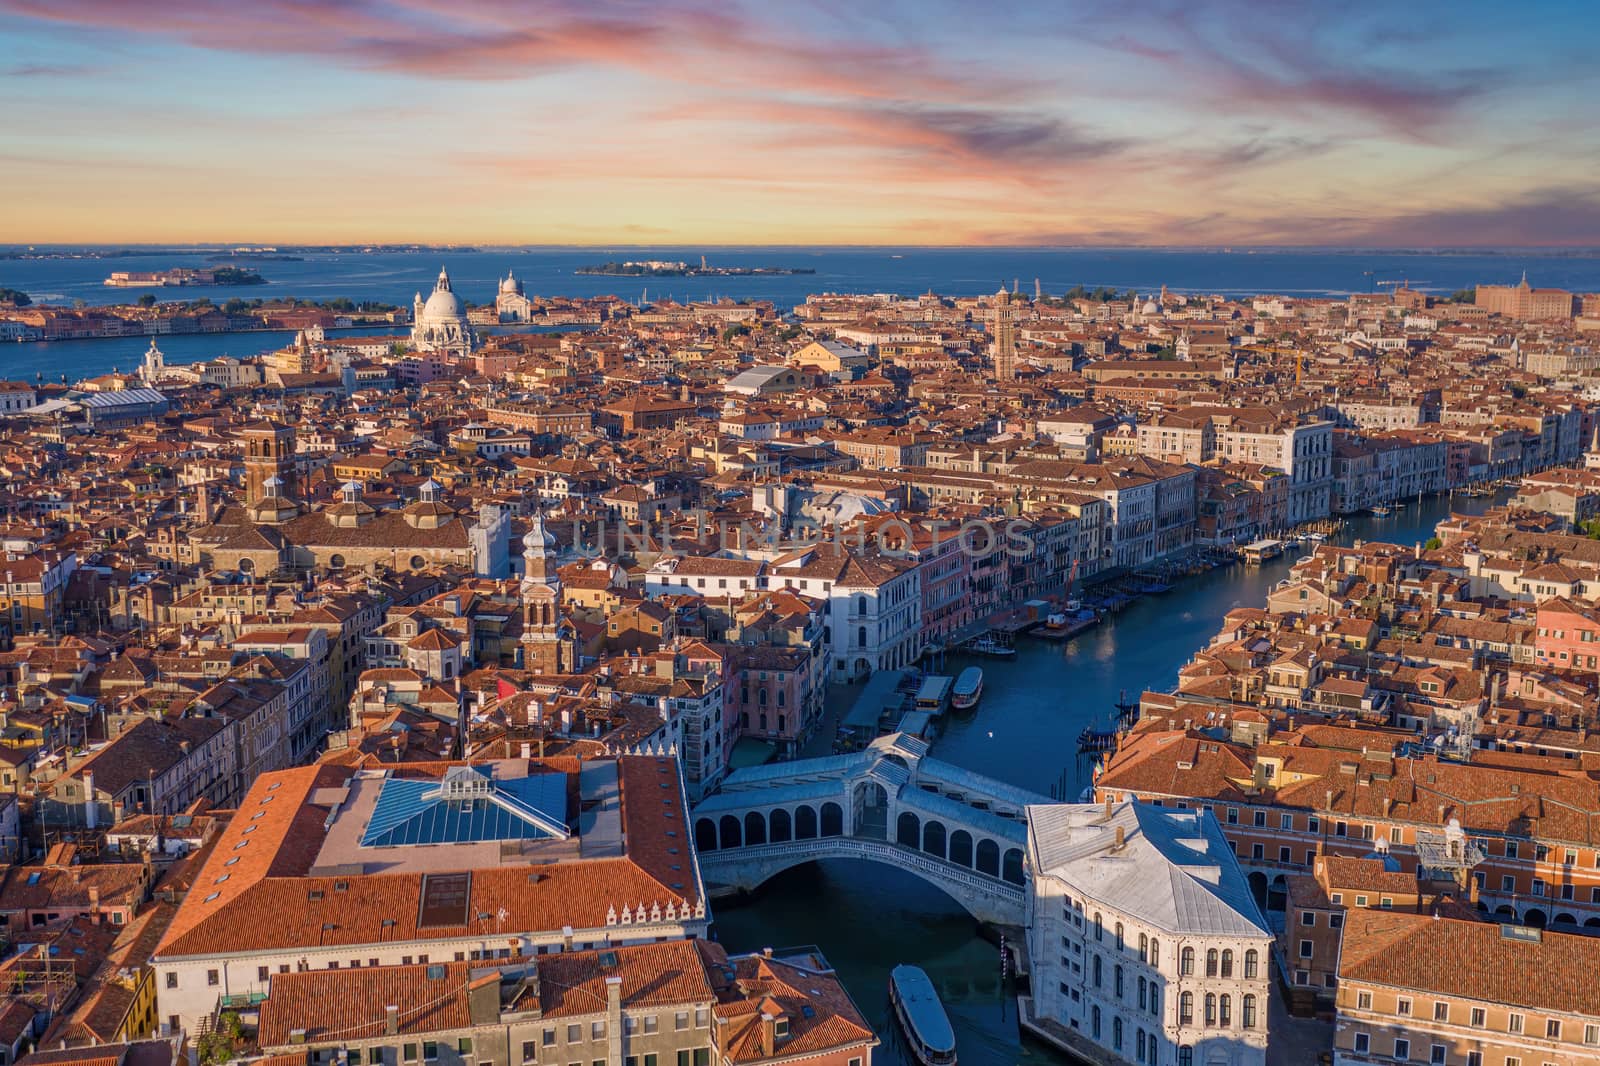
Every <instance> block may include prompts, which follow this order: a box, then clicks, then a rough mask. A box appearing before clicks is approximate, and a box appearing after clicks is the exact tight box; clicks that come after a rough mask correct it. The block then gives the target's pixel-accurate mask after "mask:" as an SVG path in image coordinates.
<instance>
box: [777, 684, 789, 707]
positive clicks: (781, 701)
mask: <svg viewBox="0 0 1600 1066" xmlns="http://www.w3.org/2000/svg"><path fill="white" fill-rule="evenodd" d="M787 703H788V700H786V699H784V698H783V689H781V688H780V689H779V690H778V706H779V707H782V706H784V705H785V704H787Z"/></svg>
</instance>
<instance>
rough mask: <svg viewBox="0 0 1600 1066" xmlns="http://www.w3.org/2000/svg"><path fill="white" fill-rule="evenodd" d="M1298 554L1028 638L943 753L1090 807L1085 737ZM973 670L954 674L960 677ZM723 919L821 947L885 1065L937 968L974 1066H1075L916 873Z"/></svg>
mask: <svg viewBox="0 0 1600 1066" xmlns="http://www.w3.org/2000/svg"><path fill="white" fill-rule="evenodd" d="M1492 502H1494V501H1492V500H1489V499H1483V498H1477V499H1467V498H1464V497H1456V498H1454V499H1453V500H1452V499H1445V498H1437V499H1432V500H1426V501H1423V502H1422V503H1421V504H1418V503H1416V502H1415V501H1413V502H1412V503H1411V504H1410V505H1409V506H1407V507H1406V508H1404V509H1402V510H1399V511H1397V512H1396V513H1394V514H1393V515H1390V516H1387V517H1383V518H1377V517H1372V516H1364V517H1362V518H1359V519H1355V520H1354V521H1352V522H1350V523H1349V525H1348V527H1347V528H1346V530H1345V532H1344V533H1343V534H1342V535H1341V536H1339V537H1337V538H1335V543H1344V544H1348V543H1351V542H1353V541H1355V540H1380V541H1392V542H1395V543H1399V544H1406V545H1412V544H1417V543H1420V542H1423V541H1425V540H1427V539H1428V537H1430V536H1432V533H1433V528H1434V525H1435V524H1436V523H1437V522H1438V521H1439V520H1440V519H1441V518H1444V517H1445V516H1446V515H1448V514H1449V513H1450V512H1451V511H1452V510H1453V511H1455V512H1457V513H1476V512H1479V511H1482V510H1483V509H1484V508H1485V507H1486V506H1488V505H1489V504H1491V503H1492ZM1297 554H1301V553H1295V552H1292V551H1291V552H1290V553H1289V555H1287V556H1285V557H1284V558H1282V559H1279V560H1277V561H1275V562H1273V563H1270V564H1268V565H1266V566H1262V567H1260V568H1246V567H1244V566H1236V567H1231V568H1228V569H1224V570H1216V571H1213V572H1211V573H1209V574H1205V575H1203V576H1200V577H1196V578H1190V579H1187V580H1184V581H1181V582H1179V583H1178V585H1177V587H1176V588H1174V589H1173V590H1172V591H1171V592H1168V593H1166V594H1164V595H1161V596H1155V597H1150V598H1147V599H1145V600H1143V601H1140V602H1138V603H1135V604H1133V605H1132V606H1130V607H1129V608H1128V609H1127V610H1125V611H1123V612H1122V613H1121V614H1120V615H1118V616H1116V617H1115V618H1113V619H1111V620H1108V621H1107V622H1105V623H1103V624H1102V625H1100V626H1099V627H1097V628H1096V629H1093V630H1090V631H1089V632H1088V633H1085V634H1083V635H1081V636H1079V637H1078V638H1077V639H1075V640H1073V641H1071V642H1069V643H1068V644H1066V645H1065V646H1061V645H1055V644H1048V643H1045V642H1042V641H1034V640H1028V639H1027V638H1023V639H1022V640H1021V641H1019V650H1018V655H1017V657H1016V659H1015V660H1012V661H1010V662H997V661H993V660H984V661H982V662H981V663H980V665H982V666H983V669H984V673H985V677H986V681H985V689H984V695H983V702H982V703H981V704H980V706H979V708H978V711H977V713H976V714H975V715H974V716H972V717H969V718H966V719H962V720H953V721H951V723H950V726H949V729H948V731H947V732H946V733H945V735H944V736H943V737H942V738H940V740H939V741H938V742H937V744H936V745H935V748H934V754H936V755H937V756H938V757H940V758H943V759H947V760H949V761H951V762H954V763H958V764H960V765H962V766H965V767H968V768H970V769H972V770H976V771H978V772H980V773H983V774H986V775H989V776H991V777H995V778H999V779H1001V780H1004V781H1009V782H1011V783H1013V784H1016V785H1019V786H1022V787H1024V788H1029V789H1033V790H1034V791H1037V792H1040V793H1045V794H1048V793H1049V792H1050V790H1051V788H1052V786H1058V785H1059V784H1060V783H1061V782H1062V780H1063V775H1065V781H1066V783H1067V786H1068V795H1069V797H1070V796H1076V794H1077V792H1078V790H1079V789H1080V788H1082V787H1083V786H1084V785H1085V784H1086V783H1087V782H1088V766H1087V764H1086V762H1085V761H1083V760H1080V759H1078V758H1077V757H1076V756H1075V742H1076V739H1077V736H1078V733H1079V732H1080V731H1081V730H1082V729H1083V727H1084V726H1085V725H1090V724H1103V723H1104V722H1106V721H1107V719H1108V716H1109V715H1110V713H1111V712H1112V710H1113V708H1114V705H1115V704H1116V703H1117V701H1118V698H1119V694H1120V693H1123V692H1126V693H1127V695H1128V697H1129V698H1137V695H1138V693H1139V692H1141V691H1143V690H1146V689H1154V690H1166V689H1171V688H1172V687H1174V686H1175V685H1176V684H1177V676H1178V669H1179V668H1180V667H1181V666H1182V665H1183V664H1184V663H1185V662H1187V661H1188V660H1189V658H1190V657H1191V656H1192V655H1193V654H1194V652H1195V651H1196V650H1197V649H1198V648H1200V647H1201V646H1203V645H1204V644H1205V643H1207V642H1208V641H1209V640H1210V638H1211V637H1212V635H1213V634H1215V633H1216V631H1217V629H1218V628H1219V627H1220V625H1221V622H1222V617H1223V615H1224V614H1226V613H1227V612H1228V611H1230V610H1232V609H1233V608H1235V607H1239V606H1258V605H1260V604H1262V603H1263V602H1264V600H1265V596H1266V592H1267V590H1268V589H1269V588H1270V587H1271V586H1272V585H1273V584H1275V583H1276V582H1278V581H1280V580H1282V578H1283V577H1284V576H1285V574H1286V573H1287V572H1288V569H1289V567H1290V565H1291V564H1292V562H1293V558H1294V556H1295V555H1297ZM964 665H967V664H966V662H964V661H958V660H955V659H952V661H951V662H950V663H949V665H948V668H947V670H946V672H947V673H955V672H956V671H957V670H958V669H960V667H962V666H964ZM715 918H716V927H717V935H718V937H719V938H720V939H721V940H722V941H723V943H725V944H727V945H728V946H729V948H730V949H734V950H747V949H755V948H761V947H785V946H791V945H799V944H816V945H818V946H819V947H821V948H822V950H823V953H824V954H826V955H827V957H828V959H829V961H830V962H832V963H833V965H834V966H835V967H836V968H837V969H838V970H839V972H840V974H841V976H842V977H843V978H844V980H845V982H846V984H847V985H848V987H849V988H850V991H851V993H852V994H853V995H854V996H855V998H856V1002H857V1003H858V1004H859V1005H860V1006H861V1008H862V1009H863V1010H864V1011H866V1013H867V1015H868V1017H869V1019H870V1020H871V1021H872V1022H873V1024H874V1027H875V1028H876V1029H877V1030H878V1035H879V1036H880V1037H882V1038H883V1040H884V1047H883V1048H881V1049H880V1054H879V1058H878V1061H881V1062H886V1063H899V1062H908V1061H909V1060H908V1059H907V1058H905V1056H904V1055H903V1054H902V1053H901V1051H900V1049H899V1048H898V1047H896V1046H895V1037H896V1034H895V1031H894V1026H893V1025H892V1023H890V1022H889V1020H888V1017H887V1014H886V1005H887V997H886V993H885V987H886V983H887V981H888V977H889V970H890V969H891V968H892V967H893V966H894V965H895V964H896V963H899V962H914V963H916V964H918V965H920V966H922V967H923V968H924V969H925V970H927V971H928V974H929V976H930V977H931V978H932V979H933V981H934V983H935V985H936V986H937V987H938V988H939V990H940V994H941V995H942V996H943V997H944V1001H945V1004H946V1009H947V1010H948V1011H949V1013H950V1017H951V1021H952V1022H953V1023H954V1025H955V1029H956V1039H957V1043H958V1045H959V1050H960V1056H961V1062H962V1064H963V1066H986V1064H995V1066H999V1064H1002V1063H1016V1062H1039V1063H1054V1062H1058V1061H1061V1060H1060V1059H1059V1057H1058V1056H1056V1055H1054V1054H1053V1053H1051V1052H1050V1051H1048V1050H1045V1049H1043V1048H1040V1047H1038V1046H1035V1045H1031V1044H1021V1045H1019V1042H1018V1036H1017V1027H1016V1010H1015V1005H1014V1004H1013V1003H1011V1002H1008V1001H1007V1000H1008V998H1009V997H1008V996H1007V995H1005V994H1003V990H1002V986H1001V981H1000V972H999V955H998V952H997V950H996V948H995V947H994V945H992V944H990V943H988V942H987V941H984V940H982V939H981V938H979V936H978V935H977V931H976V929H975V927H974V924H973V922H972V920H971V919H970V918H969V917H968V916H967V915H966V912H964V911H963V910H962V909H961V908H960V907H959V906H958V905H957V904H956V903H955V902H954V901H953V900H951V899H950V898H949V897H948V896H946V895H944V894H943V893H942V892H940V891H939V890H938V889H935V888H933V887H931V886H929V885H927V884H925V883H924V882H922V881H920V880H918V879H917V878H915V877H913V876H912V875H910V874H907V873H904V872H901V871H898V870H894V869H892V868H889V867H885V866H880V865H876V864H869V863H859V862H852V861H838V862H824V863H813V864H808V865H805V866H800V867H797V868H795V869H793V870H790V871H789V872H787V873H785V874H782V875H780V876H778V877H776V878H774V879H773V880H772V881H770V882H768V883H767V884H766V885H765V886H764V887H763V888H762V890H761V891H760V892H759V893H758V894H757V896H756V897H755V898H754V899H753V900H751V901H748V902H743V903H740V904H733V905H730V904H727V903H724V904H721V905H719V906H718V907H717V910H716V913H715Z"/></svg>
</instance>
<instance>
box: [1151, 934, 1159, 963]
mask: <svg viewBox="0 0 1600 1066" xmlns="http://www.w3.org/2000/svg"><path fill="white" fill-rule="evenodd" d="M1150 965H1151V966H1156V967H1159V966H1160V965H1161V941H1159V940H1151V941H1150Z"/></svg>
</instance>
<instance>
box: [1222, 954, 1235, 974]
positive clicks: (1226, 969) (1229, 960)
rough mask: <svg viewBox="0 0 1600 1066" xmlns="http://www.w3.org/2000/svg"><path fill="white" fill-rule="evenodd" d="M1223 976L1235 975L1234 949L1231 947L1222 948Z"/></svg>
mask: <svg viewBox="0 0 1600 1066" xmlns="http://www.w3.org/2000/svg"><path fill="white" fill-rule="evenodd" d="M1222 976H1224V977H1232V976H1233V951H1232V950H1231V949H1229V948H1223V949H1222Z"/></svg>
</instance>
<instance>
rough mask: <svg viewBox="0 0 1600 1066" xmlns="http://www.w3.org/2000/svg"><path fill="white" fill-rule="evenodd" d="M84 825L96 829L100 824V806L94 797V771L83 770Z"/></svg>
mask: <svg viewBox="0 0 1600 1066" xmlns="http://www.w3.org/2000/svg"><path fill="white" fill-rule="evenodd" d="M83 795H84V800H85V802H84V805H83V825H84V828H86V829H94V828H95V827H97V826H98V825H99V824H100V806H99V804H98V803H96V802H95V798H94V772H93V771H92V770H85V771H84V772H83Z"/></svg>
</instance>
